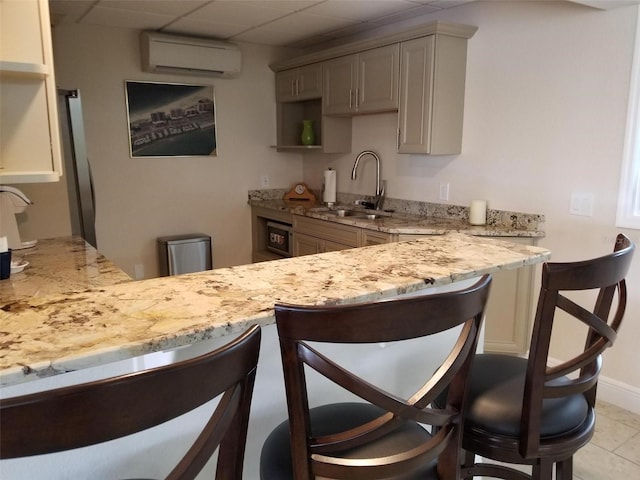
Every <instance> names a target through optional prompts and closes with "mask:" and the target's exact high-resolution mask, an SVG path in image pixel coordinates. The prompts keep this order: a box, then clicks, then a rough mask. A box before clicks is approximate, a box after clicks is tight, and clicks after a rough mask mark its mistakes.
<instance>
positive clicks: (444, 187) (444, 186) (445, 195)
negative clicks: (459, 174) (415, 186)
mask: <svg viewBox="0 0 640 480" xmlns="http://www.w3.org/2000/svg"><path fill="white" fill-rule="evenodd" d="M438 198H440V200H449V184H448V183H441V184H440V195H439V196H438Z"/></svg>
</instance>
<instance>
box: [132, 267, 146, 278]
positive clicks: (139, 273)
mask: <svg viewBox="0 0 640 480" xmlns="http://www.w3.org/2000/svg"><path fill="white" fill-rule="evenodd" d="M133 274H134V276H135V278H136V280H143V279H144V265H142V264H141V263H136V264H135V265H134V266H133Z"/></svg>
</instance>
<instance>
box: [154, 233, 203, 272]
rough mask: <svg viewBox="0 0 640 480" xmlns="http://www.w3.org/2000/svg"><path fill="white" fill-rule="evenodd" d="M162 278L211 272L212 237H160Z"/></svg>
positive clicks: (197, 234)
mask: <svg viewBox="0 0 640 480" xmlns="http://www.w3.org/2000/svg"><path fill="white" fill-rule="evenodd" d="M158 254H159V260H160V276H162V277H166V276H167V275H180V274H181V273H192V272H202V271H204V270H211V269H212V268H213V263H212V261H211V237H210V236H209V235H203V234H200V233H194V234H188V235H174V236H171V237H158Z"/></svg>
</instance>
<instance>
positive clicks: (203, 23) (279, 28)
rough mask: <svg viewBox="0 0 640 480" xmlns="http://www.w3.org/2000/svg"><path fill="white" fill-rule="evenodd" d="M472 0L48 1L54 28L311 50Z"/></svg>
mask: <svg viewBox="0 0 640 480" xmlns="http://www.w3.org/2000/svg"><path fill="white" fill-rule="evenodd" d="M471 1H473V0H49V4H50V7H51V21H52V24H53V25H54V26H55V25H58V24H60V23H64V22H75V23H82V24H86V25H102V26H108V27H125V28H134V29H139V30H155V31H162V32H166V33H177V34H183V35H195V36H203V37H213V38H218V39H222V40H229V41H235V42H249V43H258V44H263V45H275V46H287V47H296V48H308V47H311V46H312V45H315V44H319V43H323V42H326V41H331V40H335V39H338V38H340V37H344V36H349V35H352V34H356V33H360V32H363V31H365V30H369V29H373V28H377V27H380V26H383V25H386V24H389V23H393V22H398V21H401V20H404V19H408V18H412V17H415V16H418V15H426V14H429V13H433V12H437V11H439V10H442V9H445V8H454V7H456V6H459V5H462V4H465V3H469V2H471Z"/></svg>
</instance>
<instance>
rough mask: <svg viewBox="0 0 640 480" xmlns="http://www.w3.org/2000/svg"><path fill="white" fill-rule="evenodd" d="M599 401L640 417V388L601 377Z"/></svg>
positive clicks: (599, 380)
mask: <svg viewBox="0 0 640 480" xmlns="http://www.w3.org/2000/svg"><path fill="white" fill-rule="evenodd" d="M598 399H599V400H602V401H604V402H607V403H610V404H612V405H615V406H617V407H620V408H624V409H625V410H629V411H630V412H633V413H635V414H637V415H640V388H637V387H633V386H631V385H627V384H626V383H622V382H619V381H618V380H614V379H612V378H607V377H603V376H602V375H600V378H599V379H598Z"/></svg>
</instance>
